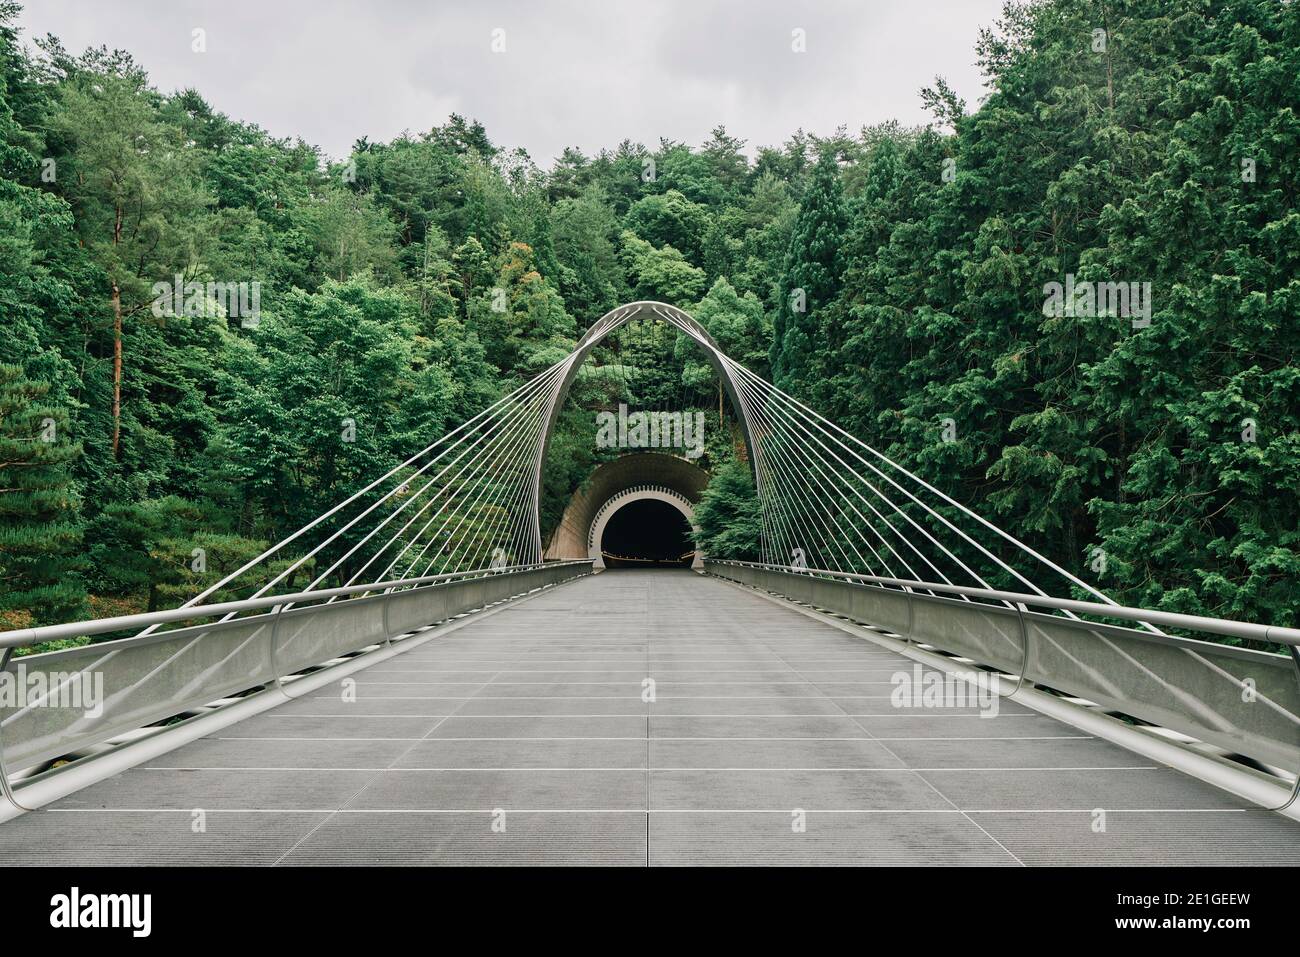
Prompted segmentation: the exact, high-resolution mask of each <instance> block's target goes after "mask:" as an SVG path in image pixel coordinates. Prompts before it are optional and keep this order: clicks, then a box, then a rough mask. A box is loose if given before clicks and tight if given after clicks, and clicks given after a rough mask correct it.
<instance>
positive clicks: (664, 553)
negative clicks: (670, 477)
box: [600, 499, 695, 568]
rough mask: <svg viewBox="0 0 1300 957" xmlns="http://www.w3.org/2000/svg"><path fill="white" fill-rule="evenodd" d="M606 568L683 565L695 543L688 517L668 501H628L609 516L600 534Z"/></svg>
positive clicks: (689, 558) (686, 564)
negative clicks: (687, 520) (692, 538)
mask: <svg viewBox="0 0 1300 957" xmlns="http://www.w3.org/2000/svg"><path fill="white" fill-rule="evenodd" d="M600 547H601V551H603V552H604V553H605V566H606V567H607V568H684V567H686V566H688V565H690V563H691V558H692V557H693V555H694V551H695V546H694V544H693V543H692V542H691V529H690V525H688V524H687V522H686V517H685V516H684V515H682V513H681V512H679V511H678V510H677V509H676V508H674V507H673V506H671V505H669V504H668V503H667V502H660V501H658V500H656V499H641V500H639V501H635V502H629V503H628V504H627V505H624V506H623V507H622V508H620V509H619V510H618V511H617V512H615V513H614V514H613V515H612V516H611V517H610V519H609V523H608V524H607V525H606V526H605V531H604V533H603V534H602V536H601V542H600Z"/></svg>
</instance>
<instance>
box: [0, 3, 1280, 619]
mask: <svg viewBox="0 0 1300 957" xmlns="http://www.w3.org/2000/svg"><path fill="white" fill-rule="evenodd" d="M18 12H19V7H18V5H17V4H16V3H15V2H13V0H0V328H2V329H3V335H0V629H3V628H16V627H23V626H26V625H29V624H43V623H52V622H59V621H68V620H73V619H76V618H78V617H87V616H96V617H98V616H105V615H113V614H125V613H130V612H135V611H145V610H153V609H156V608H162V607H168V606H170V605H174V604H176V603H179V602H180V601H183V600H185V599H187V598H189V597H191V596H193V595H194V594H196V593H197V592H198V591H199V590H200V589H201V588H203V587H204V585H206V584H209V583H211V582H214V581H216V580H217V579H219V578H220V577H221V576H223V575H224V574H226V573H227V572H229V571H231V570H233V569H235V568H237V567H239V566H240V565H241V564H243V562H245V561H246V560H247V559H249V558H251V557H252V556H254V555H256V554H258V553H259V552H260V551H261V550H262V549H263V548H265V547H266V545H267V544H268V543H271V542H275V541H277V540H279V539H280V538H282V537H284V536H285V535H287V534H289V533H290V532H292V531H293V530H294V529H296V528H298V527H299V526H300V525H302V524H303V523H304V522H305V521H307V520H308V519H310V518H311V517H313V516H315V515H317V514H318V513H320V512H321V511H323V510H324V509H326V508H328V507H329V506H330V505H332V504H333V503H335V502H337V501H339V500H340V499H342V498H343V497H345V496H346V495H348V494H350V493H351V492H352V491H354V490H356V489H358V488H360V487H362V486H363V485H364V484H365V483H366V482H367V481H369V480H370V479H371V478H373V477H374V476H376V475H379V474H381V473H383V472H385V471H386V470H387V469H389V468H390V467H392V465H393V464H394V463H396V462H398V461H400V460H401V459H403V458H404V457H405V456H406V455H408V454H410V453H411V452H413V451H415V450H417V449H419V448H421V447H423V446H424V445H426V444H427V443H428V442H429V441H431V440H432V439H433V438H436V437H437V436H439V435H441V434H443V433H444V432H446V431H448V430H449V429H451V428H453V427H454V426H455V425H457V424H458V423H460V422H462V421H464V420H465V419H466V418H468V417H470V416H472V415H473V414H475V413H476V412H478V411H479V410H481V409H483V408H484V407H485V406H487V405H488V404H490V403H491V402H493V401H494V400H495V399H497V398H499V397H500V396H502V395H504V394H506V393H507V392H508V391H510V390H511V389H513V388H515V387H517V386H518V385H519V384H520V383H522V382H524V381H526V380H527V379H529V378H531V377H532V376H534V375H535V374H536V373H538V372H540V371H541V370H543V369H545V368H546V367H548V366H549V365H551V364H552V363H554V362H555V361H556V360H558V359H560V358H563V357H564V356H565V355H566V354H567V353H568V352H569V350H570V349H571V348H572V347H573V345H574V343H575V341H576V340H577V338H578V337H579V336H580V335H581V334H582V332H583V331H584V330H586V329H587V328H588V327H589V326H590V325H591V324H592V323H593V322H595V321H596V320H597V319H598V318H599V317H600V316H601V315H602V314H604V313H605V312H606V311H607V310H609V309H611V308H613V307H615V306H617V305H619V304H621V303H624V302H628V301H632V300H638V299H655V300H662V301H664V302H668V303H672V304H674V305H677V306H680V307H681V308H683V309H685V310H686V311H688V312H689V313H690V314H691V315H693V316H694V317H695V318H696V319H697V320H698V321H699V322H700V323H701V324H702V325H703V326H704V327H705V328H706V329H707V330H708V331H709V333H710V334H711V335H712V336H713V337H714V339H715V340H716V341H717V342H718V343H719V345H720V346H721V347H722V349H723V350H724V351H725V352H726V353H727V354H728V355H730V356H731V357H732V358H733V359H735V360H736V361H738V362H741V363H743V364H745V365H746V366H748V367H749V368H750V369H752V370H753V371H755V372H756V373H758V374H759V375H761V376H764V377H765V378H768V379H769V380H770V381H772V382H774V383H775V384H776V385H777V386H779V387H780V388H782V389H784V390H785V391H787V392H789V393H790V394H791V395H793V396H796V397H798V398H799V399H801V400H802V401H804V402H806V403H807V404H808V405H810V406H811V407H812V408H814V409H816V410H817V411H818V412H820V413H821V414H823V415H825V416H826V417H828V418H829V419H831V420H833V421H835V422H837V423H838V424H839V425H841V426H843V427H844V428H845V429H847V430H849V431H850V432H852V433H853V434H855V435H857V436H860V437H861V438H863V439H864V440H865V441H869V442H871V443H872V444H873V445H875V446H876V447H877V448H880V449H881V450H882V451H884V452H886V453H887V454H889V455H890V456H892V457H893V458H895V459H897V460H898V461H900V462H903V463H905V464H907V466H908V467H909V468H911V469H913V470H914V471H916V473H917V474H918V475H920V476H921V477H922V478H924V479H925V480H926V481H928V482H930V483H932V484H934V485H935V486H936V487H938V488H940V489H941V490H943V491H944V492H946V493H947V494H949V495H952V496H953V497H955V498H957V499H958V500H960V501H962V502H964V503H965V504H967V505H969V506H970V507H971V508H973V509H975V510H977V511H979V512H980V513H981V514H983V515H984V516H986V517H987V518H989V519H990V520H992V521H994V522H997V523H998V524H999V525H1001V526H1002V527H1003V528H1005V529H1007V530H1008V531H1009V532H1011V533H1013V534H1014V535H1016V536H1018V537H1020V538H1021V539H1023V540H1024V541H1025V542H1026V543H1028V544H1030V545H1031V546H1032V547H1034V548H1035V549H1038V550H1039V551H1041V552H1042V553H1043V554H1044V555H1046V556H1048V557H1050V558H1051V559H1052V560H1053V561H1055V562H1057V563H1059V564H1060V565H1062V566H1063V567H1065V568H1067V569H1069V570H1071V571H1073V572H1074V573H1076V574H1078V575H1080V576H1081V577H1084V578H1086V579H1088V580H1089V581H1092V582H1094V583H1095V584H1096V585H1097V586H1098V587H1099V588H1102V589H1104V590H1105V591H1106V592H1107V593H1108V594H1109V595H1110V596H1112V597H1113V598H1115V599H1116V600H1118V601H1120V602H1121V603H1123V604H1130V605H1142V606H1145V607H1148V608H1158V609H1167V610H1172V611H1181V612H1189V613H1193V614H1206V615H1214V616H1219V617H1227V618H1241V619H1248V620H1254V621H1262V622H1268V623H1272V624H1277V625H1290V626H1295V625H1297V624H1300V601H1297V592H1296V585H1295V582H1296V578H1297V574H1298V573H1300V521H1298V516H1300V362H1297V348H1298V346H1297V343H1298V342H1300V210H1298V209H1297V194H1298V192H1300V185H1298V184H1300V5H1297V4H1294V3H1286V2H1278V0H1224V2H1209V0H1041V2H1029V3H1021V2H1012V3H1009V4H1007V6H1006V8H1005V10H1004V13H1003V16H1002V19H1001V20H1000V22H998V23H997V24H994V25H990V27H989V28H988V29H987V30H986V31H985V32H984V33H983V34H982V36H981V37H980V40H979V43H978V46H977V48H976V49H975V50H974V51H972V56H973V57H974V58H976V59H977V60H978V62H979V64H980V66H981V68H982V70H983V71H984V74H985V75H986V77H987V80H988V84H989V89H990V93H989V95H988V96H987V97H986V98H985V99H983V100H982V101H981V102H979V103H977V104H971V103H966V102H963V101H962V100H961V99H960V98H959V97H958V96H957V95H956V94H955V93H954V92H953V90H952V89H951V88H950V87H949V85H948V84H947V83H946V82H944V81H943V79H942V78H936V79H935V81H934V83H933V84H932V85H931V86H929V87H927V88H926V89H924V90H921V91H918V93H917V95H918V96H919V97H921V99H922V100H923V102H924V103H925V105H926V106H927V108H928V110H929V112H930V114H931V115H932V117H933V119H932V121H931V122H930V123H929V124H927V125H925V126H923V127H919V128H913V127H907V126H903V125H900V124H899V123H897V122H891V121H888V120H887V119H884V118H871V122H869V123H868V124H867V125H864V126H856V125H851V124H854V123H861V122H862V118H853V117H846V118H845V120H846V126H845V127H843V128H841V129H840V130H839V131H837V132H836V133H834V134H833V135H830V136H817V135H812V134H808V133H805V132H803V131H801V130H796V131H792V132H791V134H790V136H789V138H788V139H787V140H786V141H785V142H784V143H781V144H779V145H754V146H751V145H750V144H748V143H746V142H744V141H742V140H740V139H738V138H736V137H735V136H733V135H732V134H731V133H729V132H728V130H727V129H725V128H724V127H723V126H721V125H719V126H718V127H717V128H716V129H714V130H713V132H712V135H711V136H710V137H709V138H708V139H707V141H705V142H703V143H702V144H698V145H695V144H687V143H683V142H678V141H675V140H671V139H661V140H660V141H659V142H657V143H652V144H642V143H634V142H622V143H617V144H609V146H608V147H607V148H605V149H602V150H600V151H599V152H597V153H595V155H591V156H588V155H584V153H583V152H581V151H579V150H578V149H574V148H571V149H566V150H565V151H564V152H563V154H562V155H560V156H559V157H555V158H549V157H541V158H539V157H530V156H529V155H528V154H527V153H526V152H525V151H524V150H522V149H519V148H514V147H511V146H508V145H502V144H499V143H497V142H495V141H494V140H493V139H492V136H491V131H489V130H487V129H485V128H484V127H483V126H482V125H481V124H480V123H478V122H477V121H475V120H474V119H472V118H470V117H464V116H459V115H452V116H450V117H449V118H445V119H443V118H437V120H438V122H436V123H434V124H433V125H430V124H429V120H430V118H428V117H424V118H421V117H411V122H412V124H413V126H415V127H418V128H419V130H420V131H419V132H408V133H406V134H404V135H402V136H400V137H397V138H395V139H393V140H391V141H389V142H370V141H368V140H367V139H364V138H363V139H359V140H357V141H356V143H355V145H354V147H353V149H352V152H351V155H349V156H347V157H344V158H341V159H332V158H328V157H326V156H324V155H323V154H322V152H321V151H320V150H319V149H318V148H316V147H314V146H313V145H312V144H309V143H305V142H303V141H301V140H287V139H277V138H275V137H273V136H271V135H269V134H268V133H267V132H265V131H263V130H262V129H260V128H258V127H257V126H256V125H252V124H249V123H246V122H243V121H241V120H239V119H236V118H231V117H229V116H226V115H223V114H222V113H220V112H218V111H217V110H215V109H214V108H213V107H212V106H211V105H209V103H208V102H206V101H205V99H204V98H203V95H202V92H201V91H198V90H190V89H187V90H180V91H174V92H166V91H162V90H159V89H157V88H156V87H155V86H154V85H153V84H152V83H151V81H150V79H149V75H148V73H147V69H146V67H147V65H146V64H141V63H138V62H136V60H135V59H134V58H133V57H132V56H131V54H130V53H129V52H126V51H119V50H109V49H106V48H103V47H101V48H93V49H89V50H86V51H84V52H70V51H68V50H66V49H65V48H64V46H63V45H62V44H61V43H60V42H59V41H58V40H57V39H56V38H54V37H45V38H28V37H25V36H21V35H20V34H19V32H18V30H17V28H16V26H15V22H16V17H17V15H18ZM1053 284H1056V287H1053ZM1085 288H1086V289H1088V290H1090V293H1089V296H1090V298H1088V300H1087V302H1083V301H1082V298H1081V297H1079V296H1077V295H1074V293H1073V292H1069V291H1077V290H1080V289H1085ZM1103 288H1104V289H1106V290H1107V291H1108V293H1109V294H1108V295H1107V296H1105V297H1102V296H1100V295H1093V293H1095V292H1097V291H1098V290H1101V289H1103ZM1061 290H1067V292H1065V293H1062V292H1061ZM796 299H797V300H798V305H797V306H796V305H794V302H795V300H796ZM1103 299H1104V300H1105V301H1104V302H1103V301H1102V300H1103ZM620 402H622V403H632V404H634V405H635V406H636V407H639V408H645V409H666V410H686V409H699V410H703V411H705V412H706V414H707V416H708V418H709V422H710V425H711V429H710V431H708V432H707V442H706V447H705V450H704V453H703V456H702V458H701V459H700V460H699V461H700V464H702V465H704V466H705V467H706V468H707V470H708V471H709V472H710V474H711V476H712V479H711V483H710V485H709V488H708V489H707V490H706V492H705V494H704V500H703V503H702V505H701V508H700V510H699V512H698V516H699V521H700V530H699V543H700V545H701V546H703V547H704V548H705V549H707V550H708V552H709V553H710V554H712V555H716V556H725V557H735V558H756V557H757V539H758V522H757V519H756V517H755V509H754V507H753V500H754V494H755V493H754V489H753V484H752V481H751V479H750V472H749V468H748V466H747V464H746V462H745V458H746V450H745V447H744V443H743V441H742V440H741V438H740V434H739V431H738V429H737V428H736V427H735V423H734V417H733V415H732V413H731V410H730V409H728V408H726V407H725V405H724V403H723V402H722V398H721V391H720V386H719V384H718V382H717V380H716V378H715V375H714V372H713V369H712V368H711V367H710V366H709V365H708V364H707V363H705V362H704V359H703V357H702V356H701V355H700V354H699V352H698V351H697V350H695V349H694V348H693V346H692V345H691V344H689V343H688V342H686V341H685V340H679V338H678V337H677V335H676V334H675V333H673V332H672V331H671V330H670V329H668V328H666V327H664V326H662V325H650V324H646V325H644V326H638V327H635V328H633V327H628V328H627V329H626V330H625V331H624V334H622V335H620V336H618V337H616V338H614V339H611V340H610V341H609V342H608V343H606V345H605V346H603V347H602V348H600V349H599V350H598V351H597V353H596V354H595V356H594V357H593V360H592V361H591V362H590V363H588V365H587V367H585V368H584V371H583V374H582V377H581V379H580V380H579V382H578V386H577V387H576V388H575V390H574V392H573V394H572V396H571V397H570V400H569V402H568V406H567V407H566V409H565V410H564V416H563V419H562V427H561V430H560V433H559V434H558V435H557V437H556V440H555V441H554V442H553V443H552V445H551V447H550V454H549V458H548V461H547V463H546V471H545V489H544V497H543V498H544V500H543V508H542V511H543V524H544V526H545V527H547V528H549V527H553V526H554V525H555V523H556V522H557V521H558V519H559V515H560V512H561V510H562V508H563V505H564V501H565V500H566V499H567V497H568V496H569V495H570V494H571V493H572V492H573V490H574V488H576V487H577V486H578V485H579V484H580V483H581V482H582V481H583V479H584V478H585V477H586V476H587V475H588V474H589V473H590V471H591V469H592V466H593V465H594V464H595V463H596V462H597V461H598V460H599V459H600V458H601V457H602V456H603V455H606V454H609V453H607V452H605V451H604V450H602V449H599V448H597V447H596V445H595V443H594V442H593V427H592V420H593V414H594V413H596V412H598V411H600V410H606V411H608V410H612V409H617V408H618V406H619V403H620ZM719 419H721V420H722V421H723V423H724V427H723V428H720V429H719V428H712V426H714V425H716V424H717V423H718V421H719ZM347 423H350V425H348V424H347ZM349 429H350V430H351V431H350V438H348V439H347V440H346V441H341V440H340V435H341V430H342V431H343V432H347V431H348V430H349ZM1098 554H1104V556H1105V558H1106V561H1105V562H1104V563H1102V564H1101V565H1100V566H1099V565H1098V563H1097V561H1096V556H1097V555H1098ZM196 555H200V556H202V560H201V561H200V560H198V559H197V558H196V557H195V556H196ZM235 590H236V591H237V588H236V589H235Z"/></svg>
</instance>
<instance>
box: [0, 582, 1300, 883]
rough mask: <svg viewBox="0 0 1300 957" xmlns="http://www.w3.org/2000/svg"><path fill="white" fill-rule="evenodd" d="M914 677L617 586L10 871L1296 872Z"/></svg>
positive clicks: (688, 595)
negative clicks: (900, 689)
mask: <svg viewBox="0 0 1300 957" xmlns="http://www.w3.org/2000/svg"><path fill="white" fill-rule="evenodd" d="M912 667H913V663H912V662H911V661H910V660H909V659H906V658H903V657H902V656H900V655H898V654H895V653H894V652H892V651H889V650H887V649H885V648H882V647H880V646H878V645H876V644H874V643H872V642H869V641H867V640H864V639H861V638H858V637H855V636H853V635H850V634H847V633H845V632H844V631H841V630H839V629H837V628H834V627H832V626H830V625H828V624H825V623H823V622H820V621H816V620H814V619H812V618H809V617H808V616H806V615H803V614H800V613H799V612H797V611H794V610H792V609H784V608H781V607H780V606H778V605H775V604H773V603H772V602H770V601H768V600H766V599H764V598H762V597H761V596H759V595H757V594H754V593H750V592H747V591H745V590H743V589H740V588H737V587H734V586H732V585H729V584H726V583H723V582H721V581H718V580H716V579H709V578H704V577H701V576H699V575H697V574H694V573H692V572H688V571H611V572H607V573H605V574H602V575H599V576H596V577H594V578H587V579H583V580H580V581H578V582H575V583H572V584H567V585H563V586H560V587H558V588H555V589H553V590H551V591H549V592H546V593H544V594H542V595H540V596H538V597H535V598H533V599H531V600H529V601H527V602H524V603H521V604H519V605H518V606H512V607H508V608H506V609H504V610H502V611H499V612H497V613H496V614H493V615H490V616H487V617H485V618H484V619H483V620H482V621H481V622H474V623H471V624H468V625H466V626H465V627H463V628H461V629H460V630H458V631H455V632H452V633H450V634H448V635H446V636H444V637H440V638H437V639H434V640H432V641H430V642H427V643H425V644H423V645H421V646H419V647H416V648H413V649H412V650H410V651H409V652H407V653H405V654H402V655H399V656H397V657H395V658H390V659H388V660H386V661H383V662H380V663H378V664H376V665H374V666H372V667H370V668H367V669H365V670H364V671H361V672H358V673H356V674H354V675H353V676H352V680H353V681H355V700H349V699H348V697H347V694H346V689H345V688H344V687H343V686H342V685H341V684H335V685H330V686H327V687H324V688H321V689H319V690H317V691H315V692H313V693H311V694H310V695H309V696H307V697H304V698H302V699H300V700H297V701H295V702H292V703H289V704H285V705H283V706H281V707H279V708H276V709H274V710H273V711H270V712H267V713H265V714H262V715H259V716H257V717H254V718H251V719H248V720H246V721H243V722H241V723H239V724H237V725H234V726H231V727H228V728H225V729H223V730H221V731H219V732H217V733H216V734H214V735H213V736H211V737H208V738H204V739H201V740H199V741H195V742H193V743H191V744H189V745H186V746H184V747H182V748H179V749H177V750H175V751H173V752H170V753H168V754H166V755H163V756H161V757H158V758H154V759H152V760H151V761H149V762H148V763H147V764H146V765H144V766H141V767H137V768H133V769H131V770H128V771H126V772H124V773H122V774H119V775H117V776H115V777H113V778H110V779H108V780H106V781H103V782H101V783H99V784H96V785H94V786H92V787H89V788H86V789H85V790H82V791H79V792H77V793H75V794H73V795H71V796H69V797H67V798H65V799H63V800H62V801H59V802H58V803H56V804H54V805H51V806H49V807H47V808H45V809H43V810H40V811H37V812H34V813H30V814H27V815H24V816H23V817H21V818H18V819H16V820H14V821H12V822H10V823H8V824H4V825H0V861H3V862H5V863H8V864H82V865H84V864H267V865H273V864H280V865H333V864H345V865H346V864H376V863H382V864H417V865H424V864H615V865H640V866H644V865H646V864H660V865H682V864H943V865H966V864H978V865H994V864H996V865H1009V866H1017V865H1036V864H1140V865H1156V864H1159V865H1170V864H1174V865H1180V864H1187V865H1191V864H1300V825H1296V824H1294V823H1292V822H1290V821H1288V820H1286V819H1284V818H1282V817H1280V816H1278V815H1275V814H1272V813H1270V812H1268V811H1265V810H1262V809H1259V808H1256V807H1254V806H1250V805H1247V804H1245V803H1243V802H1242V801H1240V800H1238V799H1237V798H1235V797H1233V796H1232V795H1229V794H1227V793H1226V792H1223V791H1220V790H1218V789H1216V788H1214V787H1212V786H1210V785H1208V784H1204V783H1202V782H1200V781H1197V780H1195V779H1193V778H1190V777H1187V776H1186V775H1183V774H1181V773H1180V772H1177V771H1174V770H1172V769H1169V768H1166V767H1163V766H1159V765H1156V764H1154V763H1152V762H1151V761H1149V760H1148V759H1145V758H1143V757H1141V756H1139V755H1136V754H1133V753H1131V752H1129V751H1126V750H1124V749H1123V748H1120V747H1118V746H1116V745H1113V744H1110V743H1108V742H1106V741H1102V740H1099V739H1097V738H1094V737H1090V736H1089V735H1087V734H1085V733H1083V732H1081V731H1079V730H1077V729H1075V728H1072V727H1069V726H1067V725H1064V724H1061V723H1059V722H1057V721H1055V720H1052V719H1050V718H1046V717H1043V716H1041V715H1038V714H1036V713H1035V712H1033V711H1031V710H1029V709H1027V708H1025V707H1023V706H1021V705H1018V704H1013V703H1010V702H1005V701H1004V702H1001V707H1000V709H999V713H998V715H997V716H996V717H984V716H981V714H980V713H979V712H978V710H977V709H974V708H925V707H919V706H918V707H914V708H897V707H894V706H893V704H892V702H891V701H890V697H889V696H890V692H891V690H892V686H891V677H892V676H893V675H894V674H895V673H897V672H900V671H905V672H909V673H910V672H911V670H912ZM646 678H653V679H654V682H655V684H654V696H653V697H654V700H653V701H652V702H651V701H646V700H643V682H644V680H645V679H646ZM1099 810H1102V811H1104V812H1105V829H1104V830H1098V829H1096V827H1095V825H1096V822H1097V821H1098V820H1099V814H1098V811H1099Z"/></svg>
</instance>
